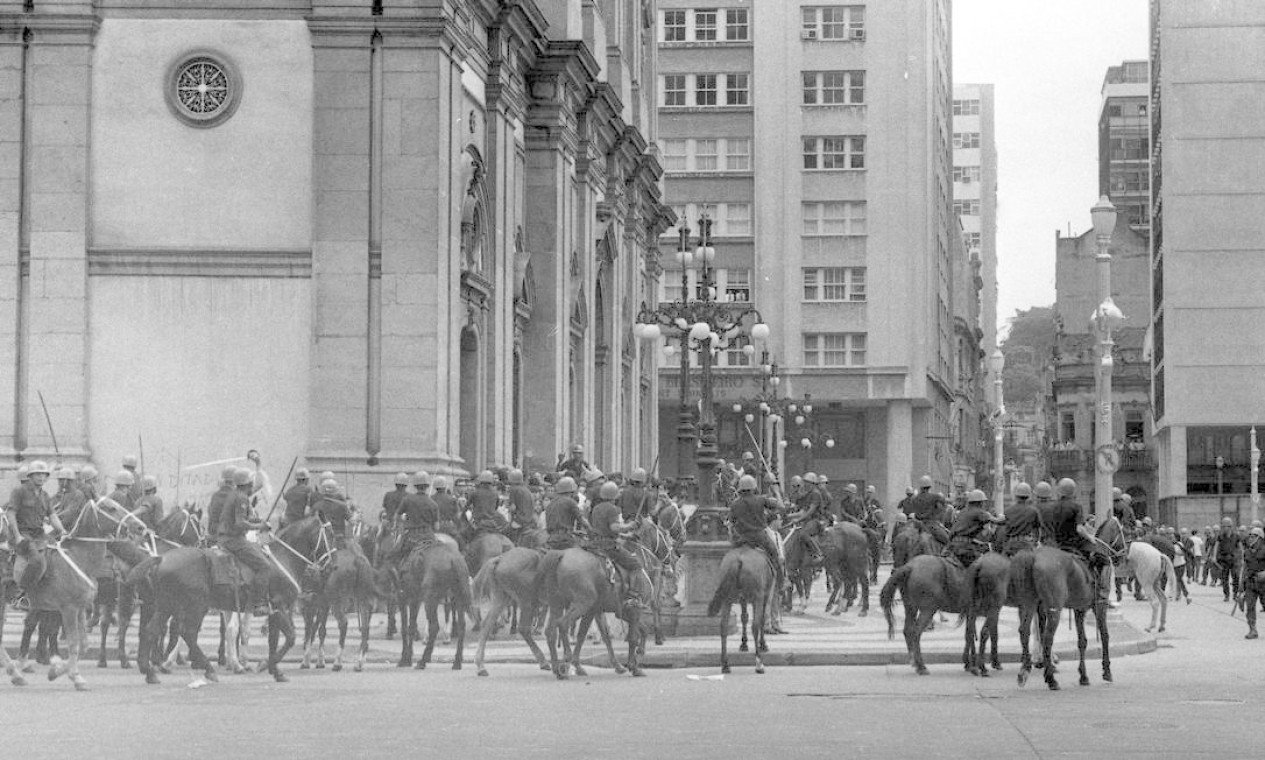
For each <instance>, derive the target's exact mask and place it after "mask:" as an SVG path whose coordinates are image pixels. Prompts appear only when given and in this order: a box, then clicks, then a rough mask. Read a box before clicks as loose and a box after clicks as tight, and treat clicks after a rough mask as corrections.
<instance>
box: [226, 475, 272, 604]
mask: <svg viewBox="0 0 1265 760" xmlns="http://www.w3.org/2000/svg"><path fill="white" fill-rule="evenodd" d="M253 483H254V478H253V477H252V473H251V471H250V470H247V469H245V468H237V469H236V470H234V472H233V485H234V486H236V490H235V491H233V492H232V493H230V494H229V495H228V498H227V500H226V501H225V503H224V506H223V508H222V509H221V510H220V523H219V526H218V528H219V542H220V547H221V548H223V549H224V551H226V552H228V553H229V554H232V555H233V556H234V557H235V558H236V559H237V561H238V562H241V563H242V564H243V565H246V566H247V567H249V568H250V569H251V570H253V571H254V579H253V581H252V583H251V597H252V598H253V599H254V602H255V604H257V605H261V604H267V602H268V581H269V579H270V577H271V575H272V563H271V562H269V561H268V557H267V555H265V554H264V552H263V549H261V548H259V545H258V544H256V543H253V542H251V541H248V540H247V539H246V534H247V533H248V532H250V531H252V530H263V529H265V528H266V527H267V526H266V525H265V523H264V522H263V521H262V520H260V519H259V518H257V517H255V516H254V515H253V514H252V512H251V508H250V492H251V488H252V487H253Z"/></svg>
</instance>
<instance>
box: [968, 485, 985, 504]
mask: <svg viewBox="0 0 1265 760" xmlns="http://www.w3.org/2000/svg"><path fill="white" fill-rule="evenodd" d="M986 501H988V497H987V496H985V495H984V492H983V491H981V490H980V489H978V488H976V489H973V490H972V491H971V492H970V493H968V494H967V495H966V503H967V504H982V503H984V502H986Z"/></svg>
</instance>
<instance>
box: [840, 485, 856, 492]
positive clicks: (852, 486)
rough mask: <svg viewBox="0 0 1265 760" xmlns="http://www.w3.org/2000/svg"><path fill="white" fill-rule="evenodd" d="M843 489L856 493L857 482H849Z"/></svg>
mask: <svg viewBox="0 0 1265 760" xmlns="http://www.w3.org/2000/svg"><path fill="white" fill-rule="evenodd" d="M843 490H845V491H847V492H848V493H856V492H857V484H856V483H849V484H848V485H847V487H845V488H844V489H843Z"/></svg>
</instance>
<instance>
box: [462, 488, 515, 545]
mask: <svg viewBox="0 0 1265 760" xmlns="http://www.w3.org/2000/svg"><path fill="white" fill-rule="evenodd" d="M479 481H480V482H479V484H478V485H477V486H476V487H475V489H474V490H473V491H472V492H470V498H469V503H470V523H471V525H473V526H474V530H475V531H476V532H482V531H487V532H490V533H504V532H505V528H506V527H508V525H509V523H508V522H507V521H506V520H505V516H504V515H502V514H501V513H500V512H498V511H497V507H498V506H500V497H499V496H498V495H497V493H496V490H495V489H493V488H492V486H491V480H490V479H487V478H485V476H484V475H483V474H481V475H479Z"/></svg>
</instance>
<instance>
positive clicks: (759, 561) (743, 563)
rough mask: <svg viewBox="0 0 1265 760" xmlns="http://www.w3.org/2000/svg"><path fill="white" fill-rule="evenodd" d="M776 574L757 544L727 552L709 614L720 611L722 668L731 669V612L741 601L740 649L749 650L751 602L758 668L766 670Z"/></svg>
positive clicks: (721, 562) (723, 671) (715, 613)
mask: <svg viewBox="0 0 1265 760" xmlns="http://www.w3.org/2000/svg"><path fill="white" fill-rule="evenodd" d="M775 580H776V576H775V574H774V572H773V568H772V566H770V565H769V558H768V555H766V554H765V553H764V551H763V550H762V549H758V548H756V547H753V546H737V547H734V548H733V549H730V550H729V551H727V552H725V556H724V557H723V558H722V559H721V560H720V584H719V585H718V586H717V587H716V593H715V594H713V595H712V600H711V602H710V603H708V605H707V615H708V617H715V616H716V615H717V614H720V672H722V673H728V672H730V669H729V614H730V612H731V611H732V609H733V603H734V602H738V604H739V606H740V608H741V613H742V626H743V627H742V644H741V645H740V646H739V647H738V651H740V652H745V651H747V605H748V604H750V605H751V638H752V639H754V641H753V643H754V644H755V650H754V651H755V672H756V673H764V658H763V657H761V654H762V653H763V652H767V651H768V650H769V646H768V643H767V642H766V641H765V631H764V618H765V615H766V613H767V608H768V607H769V605H770V604H771V603H772V602H773V598H774V594H773V592H774V588H773V586H774V582H775Z"/></svg>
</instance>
